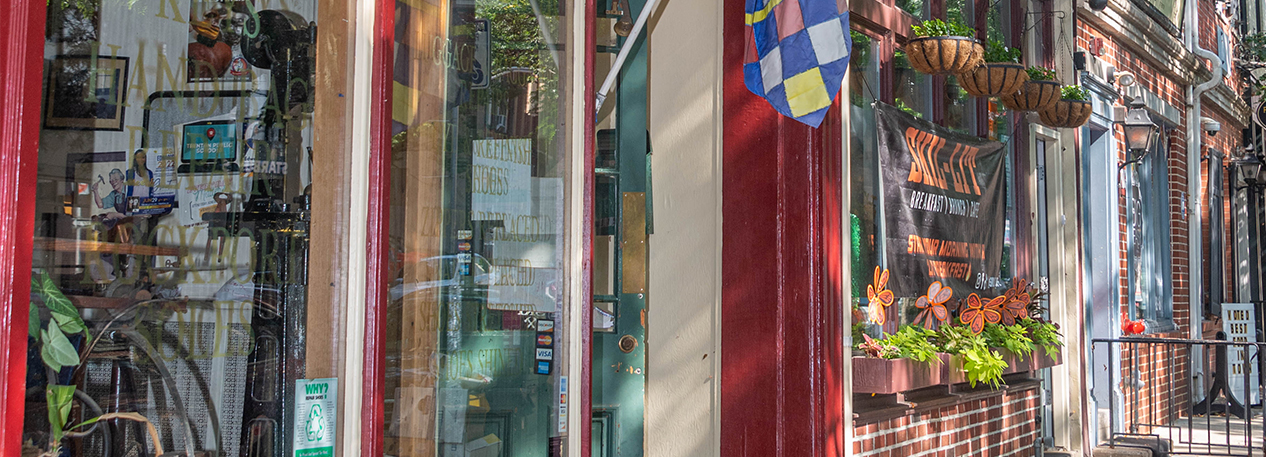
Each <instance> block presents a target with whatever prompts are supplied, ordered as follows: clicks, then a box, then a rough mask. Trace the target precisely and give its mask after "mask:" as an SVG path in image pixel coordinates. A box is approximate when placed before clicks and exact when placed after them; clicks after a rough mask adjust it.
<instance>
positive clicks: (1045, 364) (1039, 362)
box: [1030, 349, 1064, 370]
mask: <svg viewBox="0 0 1266 457" xmlns="http://www.w3.org/2000/svg"><path fill="white" fill-rule="evenodd" d="M1030 364H1031V365H1032V366H1033V370H1041V369H1043V368H1050V367H1055V366H1059V365H1063V364H1064V353H1063V352H1059V353H1056V354H1055V357H1051V356H1048V355H1046V351H1043V350H1041V349H1038V350H1036V351H1033V360H1030Z"/></svg>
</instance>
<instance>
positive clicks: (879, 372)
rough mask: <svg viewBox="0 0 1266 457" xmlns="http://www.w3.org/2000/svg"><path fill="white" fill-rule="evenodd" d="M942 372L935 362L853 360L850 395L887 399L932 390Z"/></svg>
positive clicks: (861, 358) (862, 358)
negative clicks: (907, 393) (901, 394)
mask: <svg viewBox="0 0 1266 457" xmlns="http://www.w3.org/2000/svg"><path fill="white" fill-rule="evenodd" d="M942 360H944V359H943V358H942ZM943 371H944V370H943V368H942V367H941V366H939V365H937V364H936V363H935V362H930V363H929V362H919V361H917V360H911V359H877V358H873V357H861V356H856V357H853V392H854V393H860V394H880V395H887V394H895V393H899V392H905V391H908V390H914V389H921V388H924V387H928V386H934V385H937V384H941V375H942V372H943Z"/></svg>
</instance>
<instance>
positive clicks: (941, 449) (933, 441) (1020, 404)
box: [853, 380, 1041, 457]
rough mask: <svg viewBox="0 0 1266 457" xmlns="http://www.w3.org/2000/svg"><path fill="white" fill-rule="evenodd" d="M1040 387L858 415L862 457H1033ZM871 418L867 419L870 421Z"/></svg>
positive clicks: (1023, 385) (1022, 385) (856, 448)
mask: <svg viewBox="0 0 1266 457" xmlns="http://www.w3.org/2000/svg"><path fill="white" fill-rule="evenodd" d="M1038 387H1039V385H1038V383H1037V382H1036V381H1031V380H1024V381H1020V382H1014V381H1013V382H1011V385H1010V386H1005V387H1003V388H1002V389H999V390H988V389H981V390H973V391H970V392H961V393H957V394H947V395H945V396H935V397H931V398H922V399H920V400H919V401H914V402H910V404H911V406H910V407H909V408H908V409H906V410H904V411H901V412H899V413H897V414H895V415H896V417H892V416H893V415H894V414H891V413H889V414H868V413H865V412H862V413H858V417H857V418H856V419H854V426H855V428H854V432H853V433H854V434H853V436H854V441H853V455H855V456H858V457H955V456H993V457H1007V456H1029V455H1033V443H1034V442H1035V441H1036V440H1037V439H1038V436H1039V433H1040V432H1041V430H1039V429H1038V414H1039V398H1038ZM868 416H869V417H868Z"/></svg>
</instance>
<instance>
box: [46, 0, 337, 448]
mask: <svg viewBox="0 0 1266 457" xmlns="http://www.w3.org/2000/svg"><path fill="white" fill-rule="evenodd" d="M318 3H319V2H318V1H317V0H289V1H283V2H278V1H269V0H258V1H256V0H250V1H247V0H226V1H220V0H176V1H148V0H138V1H128V2H115V1H101V0H76V1H55V2H49V10H48V17H49V21H48V29H47V31H46V33H45V46H44V49H45V50H46V52H45V67H44V69H43V70H44V71H45V75H46V78H45V81H46V84H45V87H44V92H43V99H42V105H43V119H42V126H41V135H40V149H39V164H38V170H39V176H38V184H37V189H36V192H35V193H34V194H33V195H30V196H29V197H30V198H34V199H36V214H37V216H36V217H37V220H36V223H35V227H36V228H35V234H34V236H35V243H34V244H35V251H34V253H33V254H34V255H33V261H32V265H33V272H32V276H33V278H34V284H35V287H34V288H33V290H32V293H31V299H32V300H31V302H32V304H31V321H30V323H29V326H30V336H31V339H30V341H31V344H30V345H29V347H30V353H29V356H28V365H27V373H28V376H27V379H26V383H27V388H28V390H27V392H28V395H27V398H26V405H25V411H26V414H25V419H26V421H25V424H24V430H23V439H24V440H25V441H26V442H27V443H28V446H29V447H30V451H31V452H49V454H47V455H60V456H70V455H76V456H77V455H84V456H125V455H155V454H159V455H161V454H163V453H164V452H168V453H171V454H172V455H176V454H179V455H225V456H282V455H332V452H333V449H334V448H335V447H336V446H337V444H336V442H337V440H338V439H339V436H338V427H337V424H338V423H339V417H340V416H339V413H341V412H342V411H339V410H338V408H337V406H338V404H339V398H340V392H341V391H340V383H339V381H340V380H339V379H337V375H338V372H337V371H336V370H337V368H336V367H338V366H339V365H340V360H339V357H338V355H337V354H340V352H339V351H338V350H337V349H338V348H339V347H340V344H339V341H338V340H339V338H338V337H337V335H341V334H342V332H343V328H342V327H341V326H342V321H341V320H340V319H339V318H338V316H341V315H343V314H344V313H343V308H342V306H343V303H344V302H345V298H344V297H345V293H346V291H345V290H343V289H342V288H341V286H339V284H342V283H344V282H345V281H344V280H343V279H340V278H345V277H346V274H345V272H344V271H341V270H339V269H338V267H337V265H339V264H340V262H339V259H340V258H341V257H340V256H342V255H345V254H346V250H345V249H344V248H342V247H340V246H343V245H344V241H343V240H345V239H346V238H345V236H346V234H345V233H344V230H343V229H341V228H340V227H344V225H341V224H340V223H339V221H345V220H346V213H345V212H344V211H345V210H344V208H346V207H347V205H346V198H347V196H346V195H342V194H340V193H339V192H337V191H335V189H340V188H345V185H344V181H345V176H346V175H344V173H343V169H342V164H343V163H344V162H345V159H346V158H347V157H348V156H347V155H346V154H347V151H346V150H345V149H344V146H343V144H342V143H341V142H340V141H337V140H335V139H327V140H325V141H316V140H317V139H318V138H319V137H320V135H321V134H322V133H324V134H330V135H338V132H339V131H340V129H341V128H342V127H344V126H345V125H346V124H347V122H348V119H346V118H345V117H344V111H343V108H342V106H343V105H344V103H343V102H342V101H337V97H336V96H335V94H340V93H345V92H347V90H346V89H347V88H346V87H343V86H338V85H332V84H334V83H331V81H332V80H342V79H341V78H342V76H343V75H345V73H346V70H347V68H346V63H347V62H348V61H349V60H350V58H349V56H347V55H344V54H341V53H338V52H336V51H334V50H327V51H326V52H324V53H323V52H322V51H321V50H319V49H318V48H317V46H316V45H315V43H316V39H317V37H318V34H317V24H316V23H315V21H316V20H317V13H318ZM322 4H324V3H322ZM321 27H323V28H322V29H321V33H347V30H348V29H347V27H346V26H344V25H343V24H321ZM36 71H38V69H36ZM318 88H319V89H318ZM316 126H321V129H322V132H318V131H317V130H318V129H317V128H316ZM314 159H317V160H314ZM312 283H316V284H319V285H318V286H316V287H310V286H309V285H310V284H312ZM324 283H331V284H330V285H329V286H324ZM103 415H105V416H103ZM102 417H104V418H105V419H104V420H101V421H97V422H94V421H93V420H94V418H102ZM53 448H60V449H61V451H60V452H58V451H53Z"/></svg>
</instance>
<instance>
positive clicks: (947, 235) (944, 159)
mask: <svg viewBox="0 0 1266 457" xmlns="http://www.w3.org/2000/svg"><path fill="white" fill-rule="evenodd" d="M875 117H876V118H877V122H876V124H877V125H878V126H879V160H880V163H879V166H880V170H881V171H880V174H881V175H882V185H883V211H884V238H885V246H884V249H885V250H886V252H887V256H886V257H887V259H888V265H887V267H888V270H889V271H890V272H891V280H890V281H889V283H888V288H889V289H891V290H892V291H893V293H895V294H896V295H897V296H898V297H918V296H920V295H923V294H924V293H925V292H926V290H927V287H928V285H929V284H931V283H932V282H933V281H940V282H941V284H943V285H945V286H948V287H951V288H953V289H954V297H958V298H961V297H966V296H967V295H968V294H970V293H972V292H977V293H981V294H987V291H986V289H987V288H988V287H989V284H990V283H991V282H992V280H993V279H995V278H998V277H999V265H1001V263H1002V247H1003V231H1004V230H1005V228H1004V221H1005V217H1006V211H1005V208H1006V195H1005V191H1006V186H1005V185H1004V180H1005V172H1004V168H1003V167H1004V165H1005V162H1006V161H1005V152H1004V149H1003V147H1002V144H1001V143H998V142H996V141H987V140H982V139H980V138H977V137H974V136H970V135H965V134H962V133H958V132H954V131H951V130H949V129H946V128H944V127H941V126H938V125H935V124H932V123H930V122H927V121H924V120H922V119H918V118H916V117H914V116H911V115H909V114H907V113H905V112H902V111H901V110H900V109H898V108H896V107H894V106H890V105H885V104H883V103H876V104H875ZM985 296H988V295H985Z"/></svg>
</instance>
